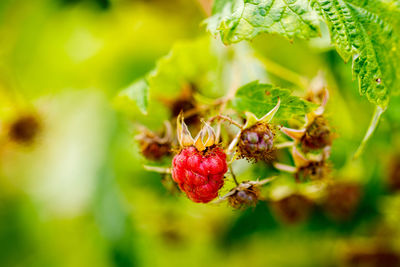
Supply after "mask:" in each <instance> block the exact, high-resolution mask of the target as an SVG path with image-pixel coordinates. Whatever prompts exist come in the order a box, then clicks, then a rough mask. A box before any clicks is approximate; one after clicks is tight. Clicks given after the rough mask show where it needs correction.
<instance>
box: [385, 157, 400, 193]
mask: <svg viewBox="0 0 400 267" xmlns="http://www.w3.org/2000/svg"><path fill="white" fill-rule="evenodd" d="M388 185H389V189H390V190H391V191H400V156H396V157H395V158H393V159H392V161H391V162H390V167H389V177H388Z"/></svg>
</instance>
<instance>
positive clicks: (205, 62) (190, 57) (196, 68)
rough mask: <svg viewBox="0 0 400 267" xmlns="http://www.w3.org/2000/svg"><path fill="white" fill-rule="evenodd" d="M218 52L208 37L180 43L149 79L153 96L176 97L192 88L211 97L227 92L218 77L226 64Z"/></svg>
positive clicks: (150, 74)
mask: <svg viewBox="0 0 400 267" xmlns="http://www.w3.org/2000/svg"><path fill="white" fill-rule="evenodd" d="M218 52H219V51H218V50H216V49H214V47H213V44H212V42H211V41H210V39H209V38H208V37H207V38H198V39H195V40H188V41H182V42H178V43H176V44H175V45H174V46H173V48H172V50H171V51H170V52H169V53H168V55H167V56H165V57H162V58H161V59H160V60H158V62H157V65H156V67H155V68H154V70H153V71H151V72H150V73H149V75H148V76H147V80H148V83H149V87H150V94H151V96H154V97H156V98H159V99H160V98H173V97H176V96H178V95H179V94H180V93H181V91H182V89H183V87H185V86H188V85H191V86H194V87H195V89H196V90H199V91H201V92H204V93H208V94H211V95H213V94H214V95H215V94H221V93H223V92H221V90H220V89H221V88H218V86H219V80H218V79H219V77H218V75H216V73H217V72H218V71H219V68H220V66H221V64H222V62H221V58H220V57H221V53H218Z"/></svg>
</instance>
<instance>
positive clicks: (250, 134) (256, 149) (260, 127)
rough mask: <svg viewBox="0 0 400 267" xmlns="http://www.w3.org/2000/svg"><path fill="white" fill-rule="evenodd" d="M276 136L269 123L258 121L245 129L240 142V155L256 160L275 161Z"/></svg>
mask: <svg viewBox="0 0 400 267" xmlns="http://www.w3.org/2000/svg"><path fill="white" fill-rule="evenodd" d="M274 136H275V134H274V133H273V131H272V129H271V128H270V126H269V125H268V124H267V123H257V124H255V125H254V126H252V127H250V128H248V129H245V130H243V131H242V133H241V135H240V137H239V143H238V154H239V157H241V158H246V159H248V160H250V161H255V162H257V161H259V160H260V161H265V162H271V161H273V160H274V159H275V148H274Z"/></svg>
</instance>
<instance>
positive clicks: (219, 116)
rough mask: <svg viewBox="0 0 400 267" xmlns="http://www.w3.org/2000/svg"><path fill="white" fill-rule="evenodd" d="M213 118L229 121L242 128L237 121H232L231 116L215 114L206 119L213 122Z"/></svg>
mask: <svg viewBox="0 0 400 267" xmlns="http://www.w3.org/2000/svg"><path fill="white" fill-rule="evenodd" d="M215 120H224V121H227V122H229V123H230V124H233V125H235V126H237V127H238V128H239V129H243V126H242V125H241V124H240V123H238V122H237V121H234V120H233V119H232V118H230V117H228V116H224V115H216V116H214V117H212V118H210V119H209V120H208V122H210V123H211V122H213V121H215Z"/></svg>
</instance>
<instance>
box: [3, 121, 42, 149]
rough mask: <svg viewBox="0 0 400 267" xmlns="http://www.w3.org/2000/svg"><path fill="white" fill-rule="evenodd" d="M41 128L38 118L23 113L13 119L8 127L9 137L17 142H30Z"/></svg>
mask: <svg viewBox="0 0 400 267" xmlns="http://www.w3.org/2000/svg"><path fill="white" fill-rule="evenodd" d="M40 129H41V123H40V121H39V119H38V118H37V117H36V116H34V115H23V116H20V117H18V118H17V119H16V120H15V121H13V122H12V123H11V125H10V128H9V132H8V135H9V138H10V139H11V140H13V141H15V142H17V143H22V144H30V143H32V142H33V141H34V140H35V138H36V137H37V135H38V133H39V131H40Z"/></svg>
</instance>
